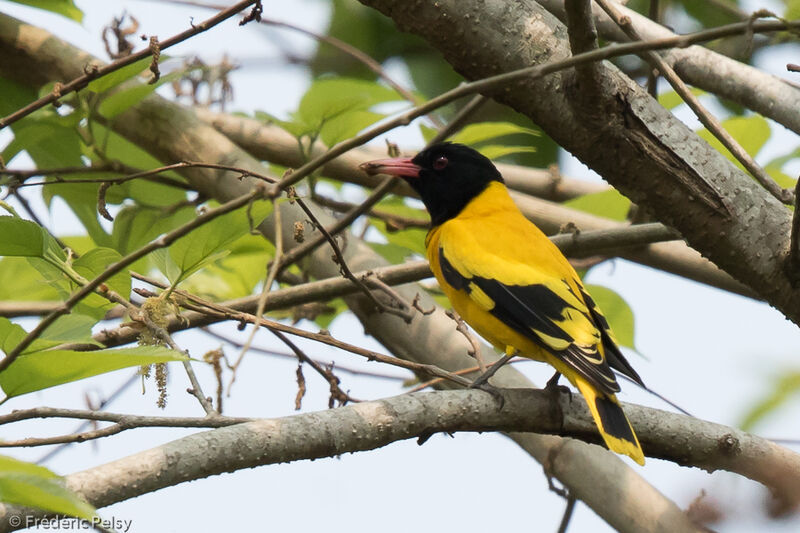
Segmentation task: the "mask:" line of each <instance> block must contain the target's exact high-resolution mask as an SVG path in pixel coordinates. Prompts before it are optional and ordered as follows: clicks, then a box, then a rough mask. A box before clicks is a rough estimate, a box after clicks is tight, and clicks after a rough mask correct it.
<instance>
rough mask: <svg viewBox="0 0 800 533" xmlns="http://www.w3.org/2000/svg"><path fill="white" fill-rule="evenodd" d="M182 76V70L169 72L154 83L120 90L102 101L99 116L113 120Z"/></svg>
mask: <svg viewBox="0 0 800 533" xmlns="http://www.w3.org/2000/svg"><path fill="white" fill-rule="evenodd" d="M148 62H149V60H148ZM134 64H135V63H134ZM182 74H183V71H182V70H181V71H176V72H171V73H169V74H167V75H166V76H161V77H160V78H159V79H158V81H157V82H156V83H152V84H151V83H138V84H133V85H132V86H131V87H126V88H124V89H121V90H119V91H117V92H115V93H114V94H112V95H109V96H108V97H106V98H105V99H104V100H103V102H102V103H101V104H100V108H99V111H100V114H101V115H103V116H104V117H106V118H114V117H116V116H117V115H119V114H120V113H122V112H123V111H126V110H127V109H129V108H131V107H133V106H134V105H136V104H138V103H139V102H141V101H142V100H144V99H145V98H147V96H149V95H150V94H152V93H153V91H155V90H156V89H158V88H159V87H161V86H162V85H164V84H165V83H170V82H172V80H175V79H178V77H180V76H181V75H182Z"/></svg>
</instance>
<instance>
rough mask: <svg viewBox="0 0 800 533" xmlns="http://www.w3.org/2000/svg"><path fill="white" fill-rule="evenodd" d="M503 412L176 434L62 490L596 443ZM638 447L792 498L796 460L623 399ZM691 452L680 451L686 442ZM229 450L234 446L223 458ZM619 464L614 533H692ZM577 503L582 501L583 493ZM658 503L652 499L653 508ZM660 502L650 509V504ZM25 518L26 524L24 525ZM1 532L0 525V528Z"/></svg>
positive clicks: (435, 398)
mask: <svg viewBox="0 0 800 533" xmlns="http://www.w3.org/2000/svg"><path fill="white" fill-rule="evenodd" d="M502 394H503V397H504V399H505V403H504V407H503V409H498V408H497V404H496V402H495V400H494V398H493V397H492V396H491V395H489V394H487V393H485V392H483V391H477V390H462V391H439V392H433V393H414V394H405V395H401V396H396V397H393V398H386V399H383V400H379V401H374V402H365V403H360V404H356V405H351V406H347V407H340V408H337V409H330V410H327V411H321V412H316V413H308V414H300V415H295V416H289V417H284V418H278V419H262V420H255V421H252V422H246V423H242V424H237V425H234V426H227V427H222V428H219V429H214V430H212V431H206V432H201V433H197V434H194V435H190V436H188V437H184V438H182V439H178V440H176V441H173V442H170V443H167V444H164V445H162V446H159V447H156V448H153V449H151V450H148V451H144V452H140V453H137V454H134V455H132V456H130V457H126V458H124V459H119V460H117V461H114V462H112V463H109V464H107V465H103V466H99V467H95V468H91V469H89V470H85V471H83V472H78V473H75V474H71V475H69V476H67V477H66V482H67V486H68V487H69V488H70V489H72V490H75V491H77V492H78V493H80V494H82V495H83V496H84V497H86V498H87V500H88V501H89V502H90V503H92V504H94V505H96V506H97V507H105V506H108V505H111V504H113V503H116V502H119V501H123V500H126V499H129V498H132V497H135V496H138V495H141V494H146V493H150V492H153V491H156V490H159V489H161V488H164V487H169V486H173V485H176V484H178V483H182V482H185V481H189V480H192V479H199V478H203V477H208V476H211V475H214V474H219V473H222V472H230V471H233V470H238V469H243V468H252V467H255V466H262V465H267V464H275V463H279V462H287V461H296V460H301V459H315V458H320V457H331V456H335V455H340V454H343V453H348V452H355V451H364V450H372V449H375V448H379V447H382V446H385V445H387V444H389V443H392V442H396V441H399V440H404V439H410V438H416V437H419V436H421V435H425V434H429V433H436V432H447V433H452V432H457V431H478V432H484V431H511V432H520V431H525V432H539V433H550V434H560V435H563V436H572V437H575V438H578V439H581V440H589V441H591V442H599V440H600V439H599V436H598V435H597V433H596V429H595V426H594V423H593V422H592V418H591V415H590V414H589V411H588V409H587V408H586V406H585V404H584V403H583V402H582V401H574V400H573V401H570V400H569V399H568V398H567V397H566V395H560V396H558V397H556V396H554V395H553V394H549V393H547V392H544V391H537V390H503V391H502ZM623 408H624V409H625V412H626V413H627V414H628V417H629V418H630V420H631V422H632V424H633V426H634V427H635V428H636V431H637V434H638V435H639V439H640V441H641V443H642V446H643V448H644V450H645V452H646V453H647V455H648V456H650V457H659V458H662V459H666V460H670V461H674V462H677V463H679V464H682V465H685V466H696V467H699V468H703V469H706V470H709V471H714V470H727V471H731V472H735V473H738V474H741V475H743V476H746V477H748V478H750V479H753V480H755V481H758V482H760V483H762V484H765V485H767V486H768V487H770V489H772V490H773V491H774V493H776V494H778V495H780V496H781V497H782V498H785V499H787V500H788V501H797V500H798V499H800V484H798V483H797V480H798V479H800V456H799V455H798V454H795V453H793V452H791V451H789V450H787V449H785V448H783V447H781V446H778V445H776V444H774V443H771V442H769V441H766V440H764V439H761V438H759V437H756V436H753V435H749V434H747V433H744V432H742V431H739V430H736V429H733V428H729V427H726V426H722V425H719V424H713V423H711V422H705V421H702V420H698V419H693V418H689V417H686V416H684V415H678V414H673V413H667V412H665V411H660V410H657V409H652V408H647V407H641V406H636V405H630V404H625V405H624V406H623ZM687 441H688V442H691V443H692V445H691V446H684V445H683V443H684V442H687ZM592 448H593V446H590V445H587V444H585V443H583V442H580V441H578V440H572V439H565V440H562V441H561V445H560V446H558V447H557V448H555V449H553V451H552V453H551V457H550V461H549V464H548V468H549V469H550V471H551V472H558V473H559V474H561V475H564V476H565V477H568V476H571V475H572V476H574V475H581V476H586V472H585V471H584V470H581V467H580V461H579V460H578V458H580V457H581V456H583V455H584V454H586V453H587V452H588V451H589V450H591V449H592ZM230 450H237V453H235V454H232V453H230ZM624 468H625V467H623V462H622V461H621V460H619V459H617V458H614V460H613V461H610V462H609V463H608V467H607V469H606V470H605V471H604V472H602V473H600V474H599V475H597V476H595V477H593V483H592V484H591V485H587V486H586V487H587V488H585V489H584V490H585V491H589V490H591V491H597V492H598V494H597V497H598V498H603V496H602V493H603V491H606V490H607V488H608V486H609V485H612V484H613V485H622V486H626V487H627V488H626V489H625V491H626V494H627V498H624V499H623V500H622V501H627V500H632V501H633V500H639V501H641V500H645V501H647V502H648V503H650V504H651V505H650V506H649V507H646V508H647V509H649V510H648V511H645V512H643V513H640V514H637V515H630V514H629V513H630V512H631V510H632V508H631V507H629V505H631V504H632V503H633V502H632V501H631V502H629V503H624V504H623V505H622V506H619V505H618V506H610V507H616V510H614V511H613V512H614V513H616V517H615V519H612V520H610V522H611V523H612V525H614V524H616V523H621V524H624V525H622V527H621V528H620V529H621V530H622V531H695V530H697V531H699V530H700V528H699V527H698V526H694V525H692V524H691V522H690V521H689V519H688V517H687V516H686V515H685V514H684V513H683V512H682V511H681V510H680V509H679V508H678V507H677V506H675V505H674V504H670V503H668V502H666V501H665V500H662V497H661V496H660V495H659V494H658V493H657V492H651V491H644V492H639V491H640V489H641V488H642V487H641V486H639V485H638V484H637V483H636V482H635V479H633V478H631V477H630V476H629V475H627V474H626V471H625V470H624ZM575 495H576V496H577V497H578V498H581V499H584V498H587V499H591V498H589V497H588V496H587V495H586V494H580V493H576V494H575ZM653 500H655V501H653ZM656 502H657V503H658V504H657V505H652V504H654V503H656ZM5 511H6V513H5V517H4V518H3V520H5V523H0V524H2V525H0V531H10V530H11V528H10V527H9V525H8V517H9V516H11V515H17V514H20V515H34V516H39V513H40V512H39V511H33V510H27V509H21V508H18V507H14V506H6V509H5ZM23 523H24V521H23ZM3 526H4V527H3Z"/></svg>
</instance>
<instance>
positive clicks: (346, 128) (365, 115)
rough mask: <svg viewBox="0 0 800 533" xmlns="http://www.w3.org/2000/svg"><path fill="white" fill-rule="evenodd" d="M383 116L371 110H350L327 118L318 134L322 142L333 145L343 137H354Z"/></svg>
mask: <svg viewBox="0 0 800 533" xmlns="http://www.w3.org/2000/svg"><path fill="white" fill-rule="evenodd" d="M384 116H385V115H381V114H379V113H373V112H372V111H361V110H356V111H351V112H349V113H345V114H343V115H341V116H339V117H337V118H334V119H332V120H327V121H326V122H325V123H324V124H323V125H322V128H321V129H320V132H319V136H320V139H322V142H323V143H325V144H326V145H328V146H333V145H335V144H336V143H338V142H339V141H341V140H343V139H347V138H349V137H354V136H355V135H356V134H357V133H358V132H360V131H361V130H363V129H364V128H366V127H367V126H370V125H372V124H374V123H376V122H377V121H379V120H380V119H382V118H383V117H384Z"/></svg>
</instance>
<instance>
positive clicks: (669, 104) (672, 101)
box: [658, 87, 706, 109]
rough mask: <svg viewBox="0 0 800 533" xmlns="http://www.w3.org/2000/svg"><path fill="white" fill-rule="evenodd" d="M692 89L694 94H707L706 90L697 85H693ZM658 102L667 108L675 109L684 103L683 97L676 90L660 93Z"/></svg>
mask: <svg viewBox="0 0 800 533" xmlns="http://www.w3.org/2000/svg"><path fill="white" fill-rule="evenodd" d="M690 91H691V93H692V94H693V95H695V96H698V97H699V96H702V95H704V94H706V93H705V91H703V90H702V89H698V88H697V87H692V88H691V89H690ZM658 103H659V104H661V105H662V107H665V108H667V109H675V108H676V107H678V106H679V105H681V104H682V103H683V98H681V97H680V95H678V93H676V92H675V91H665V92H663V93H661V94H659V95H658Z"/></svg>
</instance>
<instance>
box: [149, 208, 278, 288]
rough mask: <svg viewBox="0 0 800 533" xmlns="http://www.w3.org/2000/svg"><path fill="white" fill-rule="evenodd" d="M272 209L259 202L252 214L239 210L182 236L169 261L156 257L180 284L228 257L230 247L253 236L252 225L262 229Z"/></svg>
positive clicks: (164, 269) (245, 210) (166, 271)
mask: <svg viewBox="0 0 800 533" xmlns="http://www.w3.org/2000/svg"><path fill="white" fill-rule="evenodd" d="M271 210H272V206H271V205H270V204H269V203H266V202H256V203H254V204H252V209H250V210H249V213H248V209H247V207H243V208H241V209H237V210H236V211H234V212H232V213H228V214H226V215H222V216H220V217H218V218H215V219H214V220H212V221H211V222H209V223H207V224H204V225H203V226H201V227H199V228H197V229H196V230H194V231H193V232H191V233H190V234H188V235H186V236H184V237H181V238H180V239H178V240H177V241H175V242H174V243H173V244H172V246H170V247H169V248H168V250H169V260H167V258H166V256H165V255H164V254H156V256H155V257H156V258H157V260H159V264H160V267H162V268H161V270H162V272H163V273H164V274H165V275H166V276H167V279H169V280H170V282H171V283H173V284H177V283H180V282H181V281H182V280H184V279H186V277H188V276H190V275H191V274H192V273H194V272H196V271H197V270H199V269H201V268H203V266H205V265H206V264H208V263H210V262H212V261H214V260H216V259H219V258H221V257H223V256H225V255H227V254H228V252H229V251H228V250H227V245H228V244H230V243H232V242H233V241H235V240H236V239H238V238H239V237H241V236H242V235H245V234H247V233H249V231H250V225H251V223H252V225H253V227H256V226H258V224H260V223H261V221H262V220H264V219H265V218H266V217H267V215H268V214H269V213H270V211H271ZM176 269H177V270H176ZM176 272H177V273H178V275H177V276H176V275H175V274H176Z"/></svg>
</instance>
